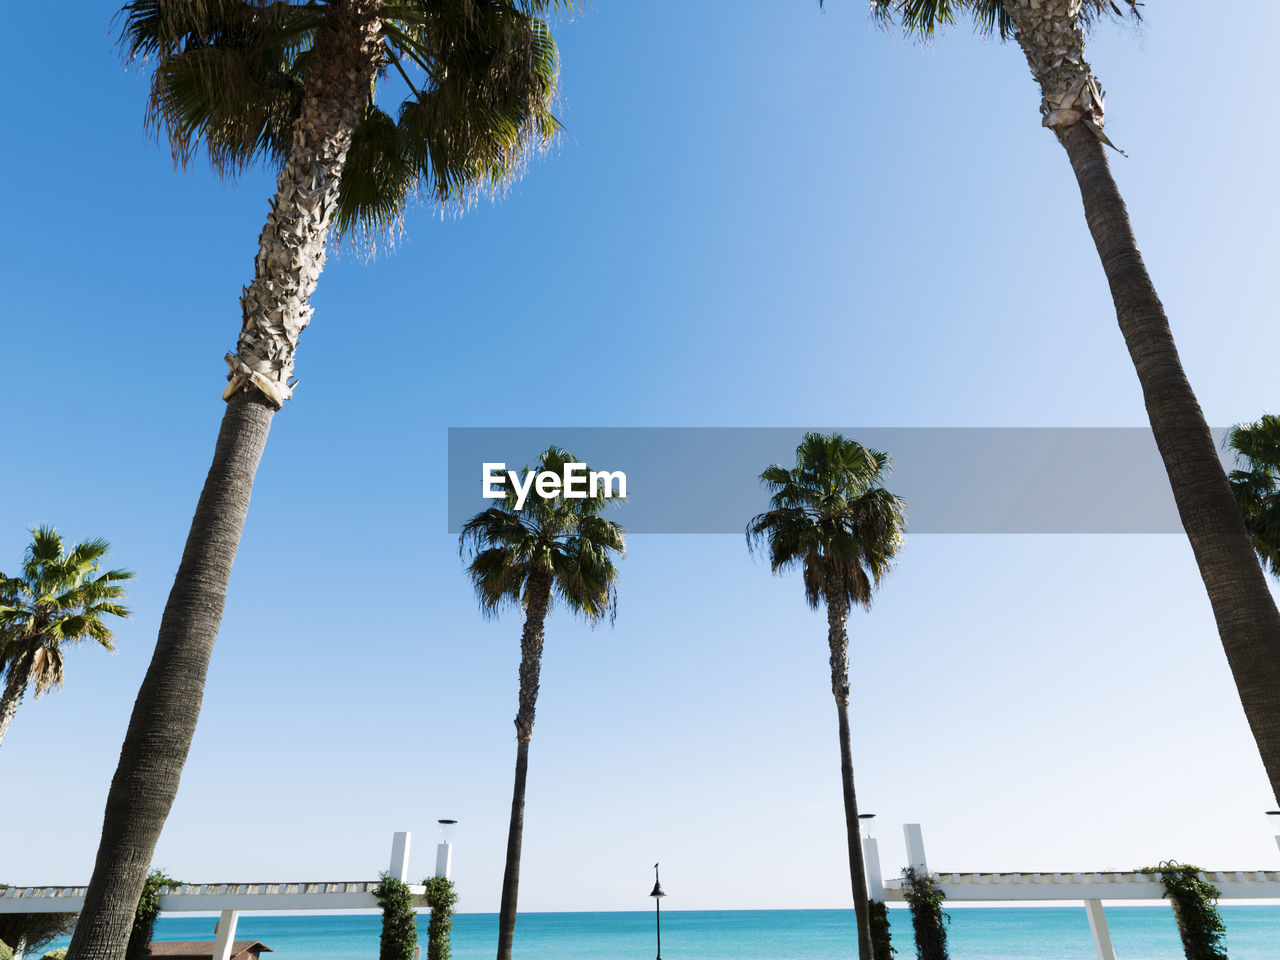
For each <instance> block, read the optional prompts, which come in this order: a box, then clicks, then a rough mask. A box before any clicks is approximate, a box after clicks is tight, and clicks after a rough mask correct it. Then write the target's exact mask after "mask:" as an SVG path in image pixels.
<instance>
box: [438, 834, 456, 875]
mask: <svg viewBox="0 0 1280 960" xmlns="http://www.w3.org/2000/svg"><path fill="white" fill-rule="evenodd" d="M452 870H453V844H451V843H450V842H449V841H448V840H446V841H445V842H444V843H438V844H436V876H437V877H444V878H445V879H446V880H448V879H449V873H450V872H451V871H452Z"/></svg>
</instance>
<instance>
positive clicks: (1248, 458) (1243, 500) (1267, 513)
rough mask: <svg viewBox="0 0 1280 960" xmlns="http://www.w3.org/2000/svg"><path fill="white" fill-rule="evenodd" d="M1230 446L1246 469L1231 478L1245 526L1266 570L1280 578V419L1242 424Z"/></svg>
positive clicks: (1230, 437)
mask: <svg viewBox="0 0 1280 960" xmlns="http://www.w3.org/2000/svg"><path fill="white" fill-rule="evenodd" d="M1227 446H1228V447H1230V448H1231V449H1232V450H1234V451H1235V453H1236V462H1237V463H1238V464H1239V465H1240V466H1243V467H1244V468H1245V469H1243V470H1232V471H1231V473H1230V475H1229V476H1228V479H1229V480H1230V481H1231V491H1232V492H1233V493H1234V494H1235V495H1236V503H1238V504H1239V505H1240V510H1241V512H1242V513H1243V514H1244V526H1245V529H1246V530H1248V531H1249V539H1250V540H1251V541H1252V542H1253V549H1254V550H1255V551H1256V552H1257V554H1258V559H1259V560H1260V561H1261V562H1262V565H1263V567H1265V568H1266V569H1267V570H1269V571H1270V572H1271V574H1272V576H1276V577H1280V416H1276V415H1275V414H1274V413H1268V414H1264V415H1263V416H1262V418H1261V419H1260V420H1258V421H1257V422H1256V423H1238V424H1236V425H1235V426H1234V427H1232V428H1231V432H1230V433H1228V434H1227Z"/></svg>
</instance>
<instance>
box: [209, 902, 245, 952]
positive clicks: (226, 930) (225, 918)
mask: <svg viewBox="0 0 1280 960" xmlns="http://www.w3.org/2000/svg"><path fill="white" fill-rule="evenodd" d="M239 919H240V911H239V910H223V911H222V916H221V917H219V918H218V925H217V927H215V928H214V929H215V931H216V932H215V934H214V938H213V960H231V946H232V944H234V943H235V942H236V921H238V920H239Z"/></svg>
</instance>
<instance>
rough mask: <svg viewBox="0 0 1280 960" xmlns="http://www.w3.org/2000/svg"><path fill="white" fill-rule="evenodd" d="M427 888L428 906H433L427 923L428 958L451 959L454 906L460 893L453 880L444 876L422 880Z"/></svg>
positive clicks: (434, 959)
mask: <svg viewBox="0 0 1280 960" xmlns="http://www.w3.org/2000/svg"><path fill="white" fill-rule="evenodd" d="M422 883H423V885H424V886H425V887H426V888H427V890H426V899H427V906H429V907H430V908H431V921H430V923H428V924H427V960H449V957H450V955H451V954H452V953H453V948H452V947H451V946H450V945H449V932H450V931H451V930H452V929H453V906H454V904H456V903H457V902H458V894H457V892H456V891H455V890H454V889H453V881H452V880H447V879H445V878H444V877H428V878H427V879H426V880H423V881H422Z"/></svg>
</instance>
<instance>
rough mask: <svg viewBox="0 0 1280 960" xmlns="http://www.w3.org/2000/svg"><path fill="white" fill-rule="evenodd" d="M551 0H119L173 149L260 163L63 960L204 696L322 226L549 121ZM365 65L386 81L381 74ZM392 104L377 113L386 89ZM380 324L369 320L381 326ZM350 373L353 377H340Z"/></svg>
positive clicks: (128, 886)
mask: <svg viewBox="0 0 1280 960" xmlns="http://www.w3.org/2000/svg"><path fill="white" fill-rule="evenodd" d="M553 4H554V0H396V2H391V0H326V2H321V0H307V2H290V0H274V2H265V0H182V2H179V0H133V2H130V3H128V4H127V5H126V6H125V7H124V8H123V10H122V11H121V24H122V30H121V37H120V42H121V47H122V49H123V51H124V53H125V55H126V56H127V57H128V58H129V59H131V60H143V61H146V62H148V63H150V64H151V65H153V67H154V69H153V71H152V81H151V95H150V101H149V105H148V110H147V123H148V125H149V126H150V127H151V128H152V129H153V130H155V131H156V132H157V133H160V132H163V133H165V134H166V135H167V138H168V141H169V143H170V146H171V147H172V150H173V155H174V158H175V162H177V163H179V164H184V165H185V164H186V163H188V162H189V161H190V160H192V159H193V158H194V157H195V155H196V153H197V151H198V150H199V148H200V147H201V146H203V147H204V148H205V150H206V152H207V154H208V157H209V160H210V162H211V164H212V166H213V168H214V170H215V172H217V173H218V174H220V175H223V176H234V175H235V174H236V173H238V172H239V171H241V170H243V169H245V168H247V167H248V166H250V165H251V164H253V163H255V162H258V161H262V162H265V163H267V164H270V165H272V166H276V167H278V169H279V177H278V180H277V185H276V193H275V196H274V198H273V199H272V201H271V205H270V212H269V213H268V215H267V218H266V224H265V226H264V227H263V229H262V233H261V235H260V237H259V239H258V248H257V255H256V257H255V260H254V270H253V279H252V281H251V282H250V284H249V285H248V286H247V287H246V288H245V289H244V291H243V294H242V296H241V298H240V308H241V309H240V313H241V330H240V334H239V340H238V343H237V346H236V349H235V351H234V353H229V354H227V357H226V360H227V364H228V366H229V368H230V371H229V374H228V379H229V382H228V383H227V384H226V388H225V390H224V391H223V399H224V400H225V401H226V410H225V413H224V416H223V419H222V426H221V430H220V432H219V435H218V440H217V445H216V447H215V449H214V454H213V463H212V466H211V467H210V469H209V473H208V476H207V478H206V480H205V484H204V489H203V490H202V492H201V494H200V499H199V501H198V503H197V506H196V511H195V516H194V518H193V520H192V524H191V529H190V532H189V533H188V536H187V543H186V547H185V549H184V551H183V555H182V561H181V564H180V565H179V568H178V573H177V576H176V578H175V581H174V585H173V589H172V591H171V593H170V595H169V600H168V603H167V605H166V606H165V610H164V614H163V617H162V619H161V623H160V630H159V638H158V641H157V643H156V648H155V654H154V656H153V658H152V661H151V665H150V667H149V669H148V671H147V674H146V677H145V679H144V680H143V683H142V687H141V689H140V690H139V692H138V699H137V701H136V703H135V706H134V711H133V715H132V717H131V719H130V722H129V728H128V733H127V735H126V737H125V742H124V745H123V748H122V750H121V754H120V764H119V766H118V768H117V770H116V774H115V777H114V779H113V780H112V784H111V790H110V793H109V796H108V799H107V807H106V814H105V817H104V821H103V830H102V840H101V843H100V845H99V848H98V856H97V861H96V864H95V867H94V872H93V877H92V879H91V880H90V883H89V888H88V891H87V894H86V897H85V905H84V910H83V912H82V913H81V917H80V923H79V925H78V926H77V928H76V933H75V937H74V938H73V940H72V944H71V949H70V954H69V956H70V958H71V960H120V958H121V956H122V955H123V952H124V949H125V945H126V943H127V941H128V937H129V929H130V924H131V923H132V920H133V914H134V909H135V907H136V906H137V904H138V897H139V896H140V895H141V891H142V884H143V882H144V880H145V879H146V875H147V870H148V867H149V864H150V862H151V858H152V853H153V851H154V849H155V845H156V841H157V840H158V839H159V836H160V831H161V829H162V828H163V825H164V821H165V819H166V817H167V816H168V813H169V809H170V807H171V806H172V804H173V799H174V795H175V794H176V792H177V788H178V780H179V777H180V775H181V772H182V766H183V763H184V762H185V760H186V756H187V752H188V750H189V748H190V745H191V738H192V735H193V733H194V731H195V726H196V719H197V717H198V715H199V711H200V705H201V701H202V699H203V694H204V682H205V675H206V673H207V669H208V663H209V658H210V656H211V654H212V650H213V644H214V640H215V638H216V636H217V633H218V627H219V624H220V622H221V618H222V609H223V603H224V600H225V597H226V588H227V581H228V578H229V576H230V573H231V565H232V561H233V560H234V558H235V553H236V549H237V547H238V546H239V543H240V535H241V532H242V530H243V527H244V521H245V515H246V513H247V511H248V506H249V495H250V491H251V490H252V487H253V479H254V474H255V472H256V470H257V467H258V463H259V461H260V459H261V457H262V453H263V449H264V447H265V444H266V441H267V432H268V429H269V428H270V425H271V421H272V418H273V416H274V415H275V413H276V411H277V410H279V409H280V408H281V407H282V406H283V404H284V402H285V401H286V400H287V399H289V397H290V394H291V393H292V389H293V386H294V383H295V381H294V380H293V377H292V374H293V367H294V353H295V349H296V347H297V342H298V337H299V335H300V334H301V333H302V331H303V329H304V328H305V327H306V326H307V324H308V322H309V321H310V320H311V313H312V311H311V308H310V306H309V305H308V304H309V301H310V298H311V295H312V292H313V291H314V289H315V286H316V281H317V278H318V277H319V275H320V271H321V270H322V268H323V267H324V262H325V250H326V246H327V244H328V239H329V236H330V233H331V232H333V231H334V230H336V231H338V232H347V233H351V234H353V235H357V236H358V235H360V234H361V233H364V234H365V235H368V236H372V235H374V234H375V233H376V232H377V231H379V230H381V229H383V228H392V227H394V226H395V225H396V224H397V223H398V218H399V215H400V211H401V209H402V208H403V205H404V203H405V201H406V200H407V199H408V198H409V197H410V196H411V195H413V194H415V193H416V192H419V191H421V192H423V193H425V194H427V195H429V196H430V197H432V198H434V199H435V200H436V201H438V202H439V203H441V204H451V203H452V204H465V203H466V202H468V200H469V199H470V198H472V197H474V195H475V194H476V193H477V192H479V191H483V190H485V189H488V188H495V187H499V186H500V185H502V184H503V183H505V182H506V181H508V180H509V178H511V177H512V176H514V175H515V174H516V173H518V172H519V171H520V169H521V165H522V163H523V158H524V157H526V156H527V154H528V152H529V150H530V149H531V148H534V147H536V146H537V145H539V144H541V143H543V142H544V141H545V140H546V139H547V138H548V137H550V136H552V135H553V134H554V133H555V131H556V129H557V123H556V121H555V119H554V117H553V116H552V114H551V112H550V111H551V104H552V101H553V98H554V95H555V91H556V85H557V53H556V47H555V43H554V41H553V39H552V36H551V32H550V29H549V27H548V26H547V23H546V22H544V20H543V19H541V18H542V17H543V16H544V15H545V14H546V13H547V11H548V10H549V9H550V8H551V7H552V6H553ZM383 81H386V83H385V84H384V83H383ZM396 84H403V91H402V92H403V94H404V97H403V100H402V102H400V104H399V107H398V109H396V110H395V111H394V116H393V115H392V113H390V112H388V111H387V110H386V109H384V106H383V104H384V103H386V101H387V98H388V97H390V96H397V95H398V93H397V91H396V90H395V89H394V88H393V89H390V90H388V91H385V93H384V96H382V97H381V98H379V99H375V94H377V93H378V92H379V87H380V86H390V85H396ZM383 335H385V334H383ZM353 375H354V376H355V377H356V379H357V380H359V381H361V382H366V381H367V377H366V375H365V374H364V373H353Z"/></svg>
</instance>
